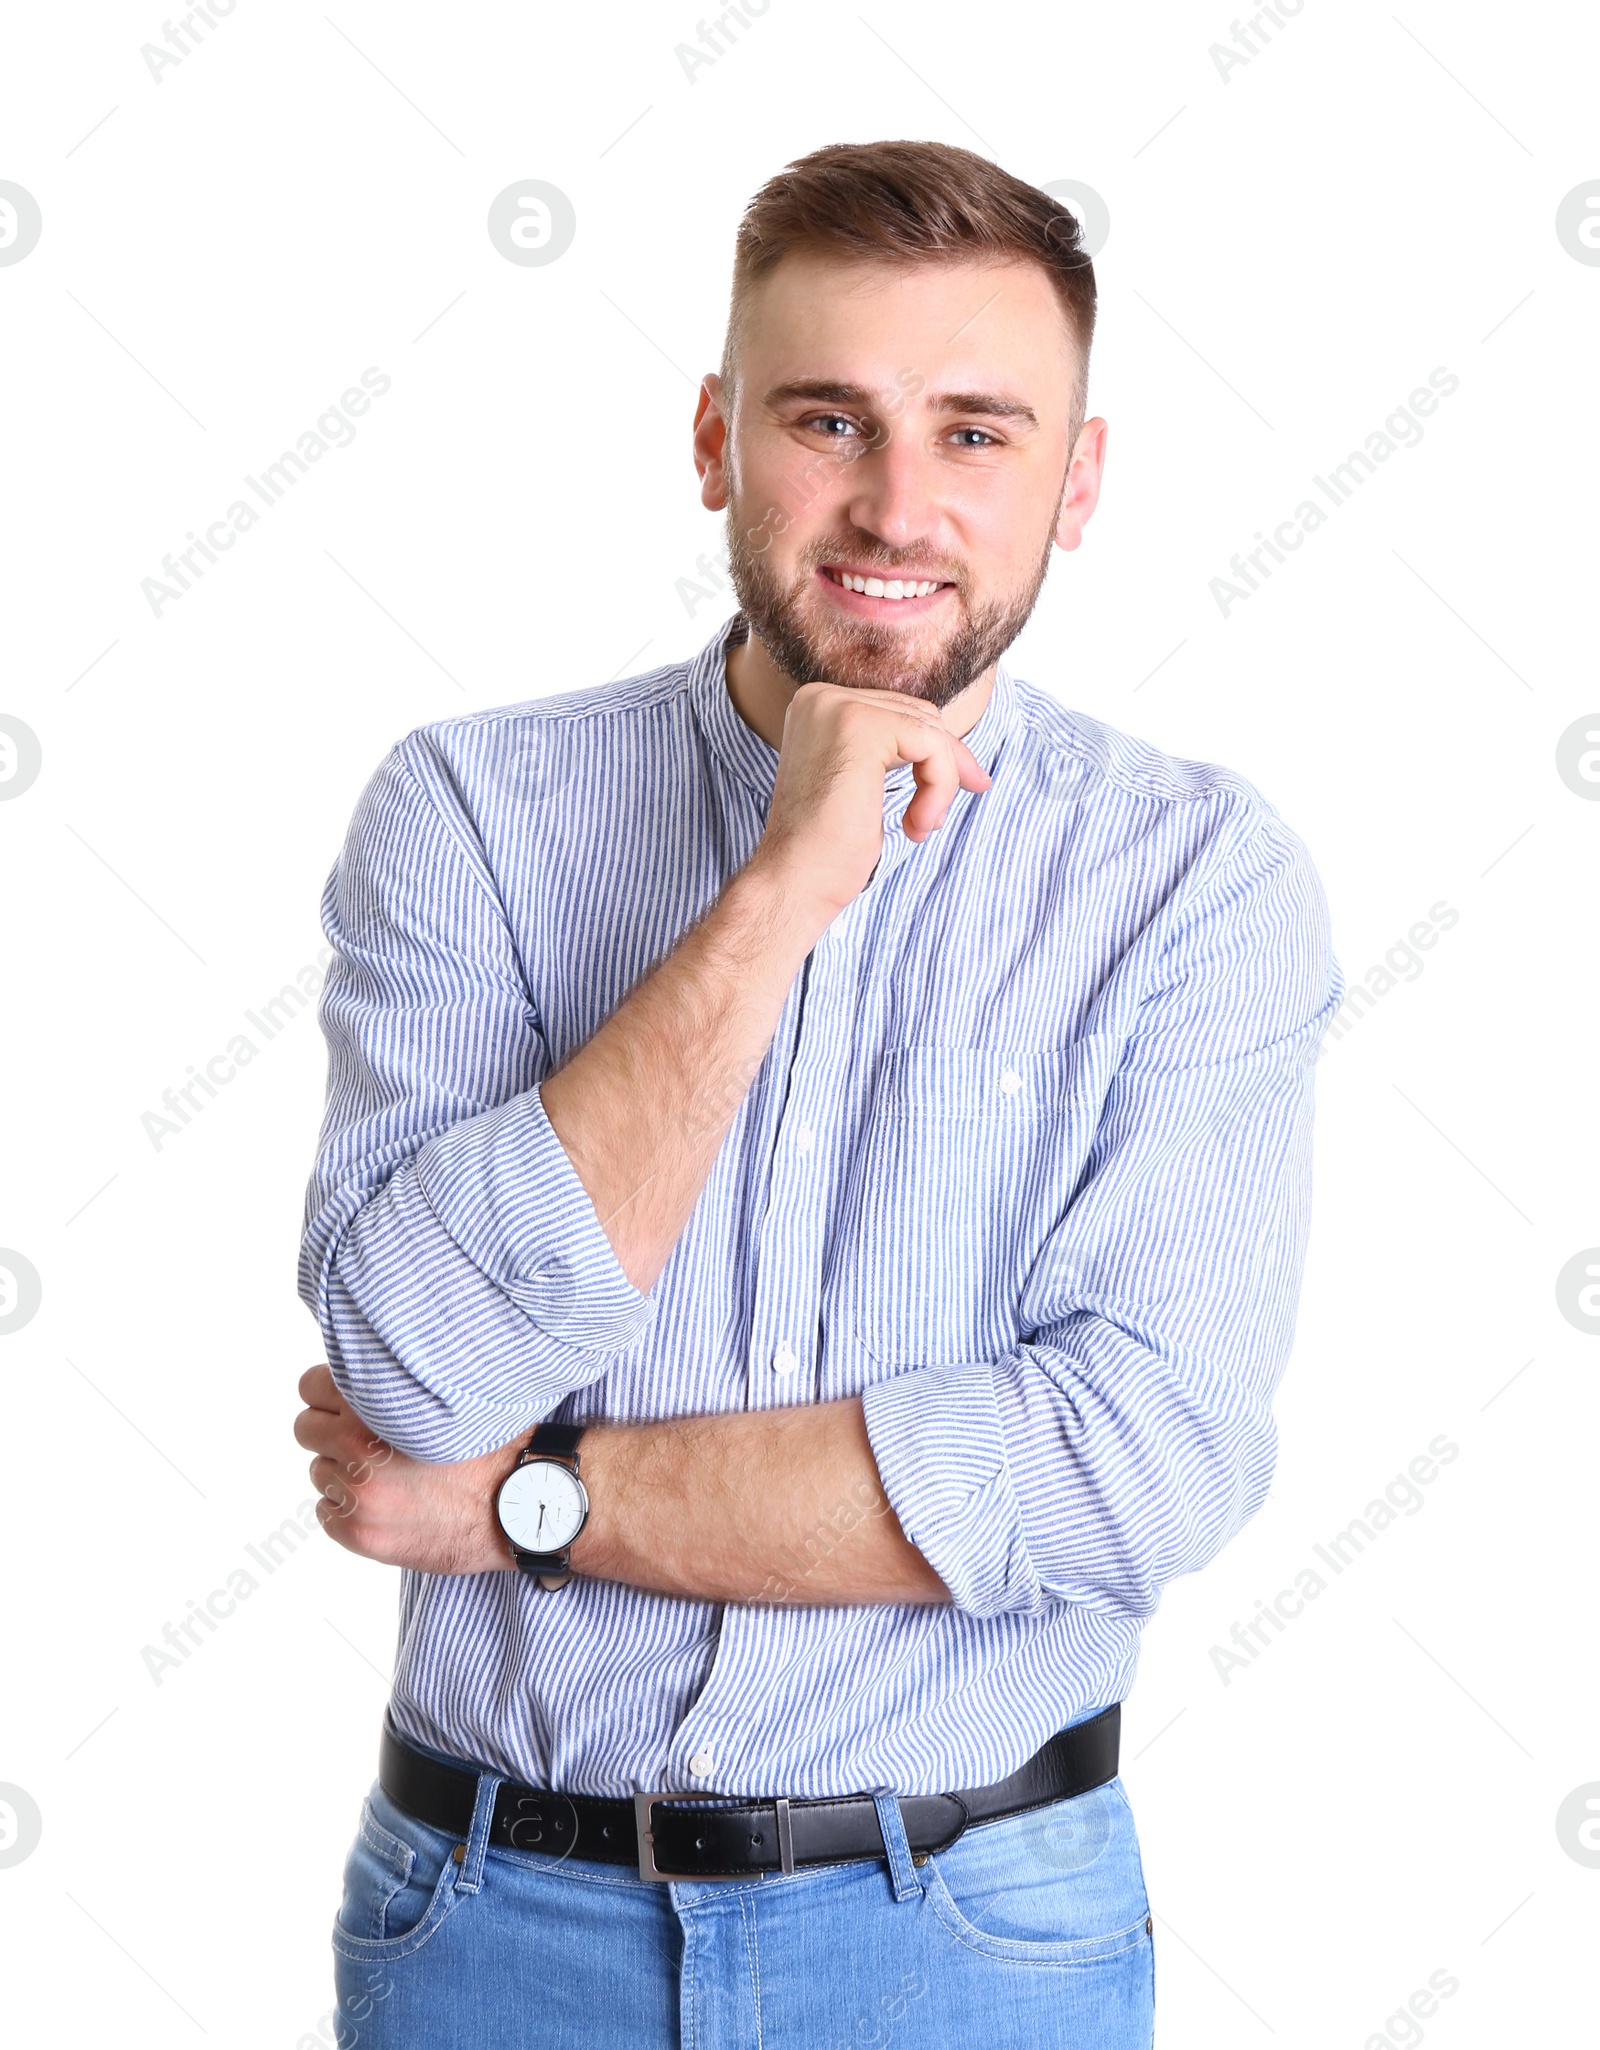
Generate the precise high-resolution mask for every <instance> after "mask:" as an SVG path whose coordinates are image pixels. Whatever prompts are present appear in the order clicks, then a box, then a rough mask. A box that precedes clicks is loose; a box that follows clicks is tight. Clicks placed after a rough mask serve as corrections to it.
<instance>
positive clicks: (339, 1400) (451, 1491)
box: [294, 1366, 518, 1573]
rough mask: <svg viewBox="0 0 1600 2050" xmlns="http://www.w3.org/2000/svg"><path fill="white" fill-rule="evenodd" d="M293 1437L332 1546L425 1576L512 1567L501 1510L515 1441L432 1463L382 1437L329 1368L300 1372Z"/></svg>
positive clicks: (514, 1457) (514, 1456) (511, 1465)
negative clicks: (306, 1457) (307, 1461)
mask: <svg viewBox="0 0 1600 2050" xmlns="http://www.w3.org/2000/svg"><path fill="white" fill-rule="evenodd" d="M300 1398H301V1400H302V1401H303V1402H304V1403H305V1405H306V1407H305V1408H304V1409H303V1410H301V1412H300V1414H299V1415H298V1416H297V1417H296V1418H295V1420H294V1434H295V1437H296V1438H297V1439H298V1440H299V1442H300V1443H301V1444H302V1445H304V1446H305V1448H306V1450H307V1451H308V1452H314V1453H315V1454H316V1455H317V1456H316V1458H315V1459H313V1460H312V1462H311V1480H312V1485H313V1486H314V1487H315V1488H316V1490H317V1495H318V1501H317V1520H318V1521H319V1522H320V1523H321V1525H322V1527H323V1529H324V1530H325V1531H326V1532H327V1533H328V1535H329V1537H331V1538H332V1539H333V1540H334V1541H335V1543H337V1544H341V1545H343V1546H344V1548H345V1550H346V1551H350V1552H357V1553H359V1554H360V1556H361V1557H362V1558H363V1559H376V1560H378V1561H379V1563H380V1564H381V1565H385V1566H412V1567H415V1568H416V1570H417V1571H418V1572H419V1573H494V1572H497V1571H500V1570H502V1569H504V1568H507V1567H509V1566H510V1565H511V1564H512V1559H511V1554H510V1551H509V1550H508V1549H507V1546H506V1543H505V1539H504V1538H503V1536H502V1535H501V1532H500V1526H499V1523H498V1520H497V1519H496V1516H495V1513H494V1498H495V1495H496V1493H497V1492H498V1490H499V1487H500V1483H501V1482H502V1481H503V1480H504V1479H505V1477H506V1475H507V1474H508V1473H509V1472H510V1471H511V1469H512V1467H513V1466H515V1465H516V1463H517V1456H518V1453H517V1448H516V1447H515V1446H510V1447H506V1448H505V1449H503V1450H501V1451H498V1452H486V1453H484V1454H483V1455H482V1456H481V1457H480V1458H478V1459H463V1460H459V1461H456V1462H455V1463H453V1464H451V1465H437V1466H436V1465H429V1464H427V1463H425V1462H424V1461H422V1460H418V1459H408V1458H407V1457H406V1456H405V1454H404V1453H403V1452H396V1451H395V1449H394V1447H393V1446H392V1445H386V1444H385V1443H384V1441H383V1440H382V1439H381V1438H378V1437H375V1436H374V1435H373V1433H372V1432H371V1431H370V1430H369V1429H368V1428H367V1426H366V1425H365V1424H364V1423H363V1422H362V1421H361V1419H360V1417H358V1416H357V1415H356V1413H355V1411H354V1410H353V1409H352V1408H351V1407H350V1405H349V1404H348V1403H347V1402H346V1401H345V1399H344V1397H343V1396H342V1395H341V1394H340V1393H339V1390H338V1389H337V1387H336V1386H335V1385H334V1379H333V1376H332V1374H330V1373H329V1372H328V1369H327V1368H326V1367H325V1366H318V1367H308V1368H307V1369H306V1371H305V1373H303V1374H302V1375H301V1376H300Z"/></svg>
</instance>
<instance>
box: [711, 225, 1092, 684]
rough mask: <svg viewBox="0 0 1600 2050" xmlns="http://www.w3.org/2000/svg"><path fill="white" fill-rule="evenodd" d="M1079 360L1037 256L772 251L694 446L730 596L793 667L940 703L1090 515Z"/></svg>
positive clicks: (794, 673) (971, 673)
mask: <svg viewBox="0 0 1600 2050" xmlns="http://www.w3.org/2000/svg"><path fill="white" fill-rule="evenodd" d="M1077 373H1078V362H1077V352H1076V349H1075V347H1074V345H1073V341H1072V337H1071V334H1070V331H1069V329H1068V326H1067V322H1066V318H1065V315H1064V313H1063V311H1062V308H1061V304H1060V301H1059V299H1058V298H1057V296H1056V293H1055V290H1054V288H1053V286H1052V285H1051V283H1050V280H1049V277H1048V276H1047V274H1046V273H1045V271H1044V270H1043V269H1042V268H1041V267H1040V266H1039V265H1036V264H1031V263H1023V262H1005V263H969V262H948V263H947V262H940V263H929V264H918V265H915V266H908V267H905V268H899V267H890V266H885V265H882V264H871V263H840V262H839V261H837V260H836V259H832V258H829V257H827V256H825V255H821V254H817V255H796V256H791V257H788V258H786V259H785V260H784V261H783V262H782V263H781V264H779V265H778V267H777V268H776V270H774V271H773V273H772V274H771V276H770V277H768V278H767V279H765V280H764V281H763V283H762V284H761V285H760V287H759V288H758V289H757V291H756V293H755V294H754V296H753V298H752V301H751V304H750V306H749V309H748V314H747V318H746V322H745V325H744V330H743V334H742V336H741V339H740V346H739V353H738V366H737V391H736V393H735V394H733V395H728V394H724V393H723V392H721V390H720V388H719V387H718V384H717V381H716V380H715V379H708V380H707V393H708V395H709V396H708V397H705V398H702V401H701V413H700V417H699V419H698V421H697V432H696V453H697V457H698V458H699V459H700V467H701V470H702V476H703V480H704V481H703V497H704V500H705V503H706V504H707V505H709V506H711V507H712V508H713V510H715V509H717V508H718V507H719V506H721V505H723V504H725V505H726V507H727V512H728V556H729V565H730V569H731V571H732V575H733V582H734V588H735V590H736V592H737V594H738V597H739V603H740V605H741V607H742V609H743V610H744V612H745V613H746V615H747V616H748V618H749V620H750V623H751V626H752V629H753V630H754V632H755V633H756V635H757V636H758V637H759V639H760V640H761V642H762V643H763V645H764V646H765V647H766V649H767V651H768V653H769V654H770V655H771V657H772V659H773V660H774V662H775V663H776V664H777V665H778V667H779V668H780V669H781V670H782V671H783V672H784V673H785V674H786V675H787V676H789V677H790V678H791V679H792V680H793V681H794V682H795V683H797V684H799V683H806V682H810V681H813V680H816V679H822V680H825V681H827V682H831V683H839V684H848V685H855V686H857V687H859V688H872V689H880V690H898V691H901V692H903V693H905V694H906V695H908V696H912V697H918V698H922V699H925V700H926V701H927V702H928V703H930V704H932V705H934V706H936V707H943V706H944V705H947V704H948V703H950V701H951V700H952V699H953V698H955V697H957V696H959V695H960V693H961V692H962V691H963V690H965V689H966V688H967V686H968V685H969V684H970V683H972V682H973V681H974V680H975V679H976V678H977V677H978V676H980V675H981V674H982V673H983V672H984V671H985V670H986V669H987V668H989V666H990V665H991V664H992V663H993V662H994V661H995V660H997V658H998V657H999V656H1000V654H1001V653H1002V652H1003V651H1004V650H1005V649H1006V648H1007V647H1008V646H1009V645H1010V644H1011V642H1012V641H1013V640H1015V638H1016V636H1017V635H1018V634H1019V633H1020V632H1021V630H1022V627H1023V625H1024V623H1025V622H1026V620H1027V618H1028V615H1029V613H1030V612H1031V611H1032V609H1033V604H1034V600H1035V599H1036V597H1037V596H1038V592H1039V587H1040V585H1041V584H1042V582H1043V581H1044V573H1045V569H1046V566H1047V564H1048V561H1049V554H1050V549H1051V546H1052V545H1053V544H1055V543H1057V542H1059V543H1060V545H1062V546H1064V547H1076V545H1077V542H1078V538H1079V535H1080V533H1081V529H1082V522H1083V520H1084V519H1086V518H1087V517H1088V514H1089V512H1090V511H1091V510H1092V509H1093V504H1094V497H1095V493H1096V491H1097V489H1098V482H1099V465H1100V459H1101V455H1102V452H1103V446H1104V423H1103V422H1098V421H1091V422H1090V423H1088V427H1087V429H1086V430H1085V433H1084V434H1083V435H1081V436H1080V438H1079V456H1078V461H1077V462H1076V463H1075V464H1074V465H1073V469H1072V483H1071V487H1070V488H1068V463H1069V457H1070V456H1071V454H1072V451H1071V450H1070V449H1069V447H1068V440H1067V437H1068V432H1069V428H1070V414H1071V411H1072V400H1073V391H1074V383H1075V380H1076V377H1077ZM730 403H731V405H732V420H731V423H728V422H727V421H726V409H727V407H728V405H729V404H730ZM724 425H726V426H727V427H728V432H727V433H726V435H724V433H723V432H722V428H723V426H724ZM868 578H871V579H873V580H874V588H873V589H870V590H862V589H861V588H860V586H861V584H862V583H863V582H865V580H866V579H868ZM885 585H886V586H887V589H886V590H883V591H882V592H881V594H880V590H879V588H878V587H879V586H885ZM897 594H898V595H897Z"/></svg>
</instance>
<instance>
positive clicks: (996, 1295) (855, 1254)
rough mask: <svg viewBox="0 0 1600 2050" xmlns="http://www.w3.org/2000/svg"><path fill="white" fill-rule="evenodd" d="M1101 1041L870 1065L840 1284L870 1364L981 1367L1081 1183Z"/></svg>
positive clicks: (917, 1054) (1108, 1045)
mask: <svg viewBox="0 0 1600 2050" xmlns="http://www.w3.org/2000/svg"><path fill="white" fill-rule="evenodd" d="M1115 1061H1116V1047H1115V1045H1114V1043H1113V1041H1112V1038H1111V1036H1110V1035H1109V1034H1091V1035H1090V1036H1088V1037H1086V1038H1083V1039H1080V1040H1078V1041H1076V1042H1075V1043H1074V1044H1073V1045H1071V1046H1065V1047H1046V1048H1043V1049H1035V1050H1033V1051H1031V1052H1019V1053H1008V1052H1004V1051H1001V1052H987V1051H981V1050H975V1049H973V1048H970V1047H944V1046H901V1047H894V1048H892V1049H890V1050H889V1051H888V1052H887V1053H886V1054H884V1056H883V1057H882V1062H881V1065H880V1067H879V1071H878V1083H877V1090H876V1094H875V1096H874V1100H873V1106H872V1110H871V1112H870V1114H869V1117H868V1122H867V1126H866V1130H865V1133H864V1135H863V1144H862V1152H861V1162H862V1166H861V1175H860V1179H859V1182H858V1188H857V1203H856V1207H855V1210H854V1223H853V1227H852V1231H851V1236H850V1242H849V1258H848V1259H847V1261H846V1263H845V1268H844V1271H843V1273H842V1275H841V1282H842V1284H843V1287H844V1288H845V1290H847V1291H848V1294H849V1297H850V1305H851V1307H850V1320H851V1324H852V1326H853V1329H854V1331H855V1335H856V1337H857V1339H858V1340H859V1341H860V1343H861V1345H862V1346H863V1347H864V1348H865V1349H866V1350H867V1351H868V1352H869V1353H870V1354H871V1355H872V1356H873V1357H874V1359H876V1360H878V1361H879V1362H880V1363H882V1364H883V1365H886V1366H943V1365H954V1364H956V1363H958V1362H961V1361H967V1360H980V1359H992V1358H994V1357H996V1356H998V1354H1000V1353H1002V1352H1004V1351H1006V1350H1007V1349H1008V1348H1009V1347H1010V1346H1012V1345H1014V1344H1015V1343H1016V1341H1017V1338H1018V1337H1019V1335H1021V1334H1019V1332H1018V1328H1017V1304H1018V1300H1019V1298H1020V1297H1021V1294H1022V1290H1023V1285H1024V1283H1025V1281H1026V1280H1027V1277H1028V1274H1029V1271H1030V1270H1031V1268H1032V1266H1033V1264H1034V1262H1035V1260H1036V1259H1037V1258H1038V1256H1039V1253H1040V1251H1041V1250H1042V1248H1043V1246H1044V1244H1045V1241H1046V1240H1047V1239H1048V1237H1049V1236H1050V1234H1051V1232H1052V1231H1053V1230H1054V1229H1055V1228H1056V1226H1057V1225H1058V1224H1059V1223H1060V1221H1061V1219H1062V1217H1063V1215H1064V1213H1065V1211H1066V1209H1067V1207H1068V1204H1069V1203H1070V1201H1071V1198H1072V1192H1073V1189H1074V1187H1075V1186H1076V1184H1077V1181H1078V1178H1079V1176H1080V1174H1081V1173H1082V1169H1083V1164H1084V1160H1085V1158H1086V1156H1087V1154H1088V1150H1089V1144H1090V1141H1091V1139H1092V1138H1093V1135H1094V1127H1095V1124H1096V1122H1097V1119H1098V1115H1099V1107H1100V1103H1101V1100H1102V1098H1103V1097H1104V1094H1105V1090H1106V1088H1107V1086H1108V1084H1109V1081H1110V1077H1111V1073H1112V1071H1113V1069H1114V1067H1115Z"/></svg>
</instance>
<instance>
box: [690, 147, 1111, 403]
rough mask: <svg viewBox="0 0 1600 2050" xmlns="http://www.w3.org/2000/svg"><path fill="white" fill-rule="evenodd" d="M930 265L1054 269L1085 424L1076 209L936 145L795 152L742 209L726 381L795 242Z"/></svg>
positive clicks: (1085, 321)
mask: <svg viewBox="0 0 1600 2050" xmlns="http://www.w3.org/2000/svg"><path fill="white" fill-rule="evenodd" d="M802 249H805V250H832V251H835V252H837V253H838V254H839V255H840V256H841V257H844V258H847V259H855V260H858V261H859V260H861V259H868V260H870V261H873V262H880V263H897V264H912V263H928V262H933V261H937V260H938V259H939V258H941V257H943V258H956V259H959V258H967V259H969V260H970V259H972V258H974V257H976V258H979V259H980V260H981V259H983V258H985V257H988V258H992V259H995V260H1004V259H1006V258H1013V259H1015V258H1021V259H1023V260H1025V261H1031V262H1034V263H1038V264H1041V265H1043V267H1044V268H1045V270H1047V271H1048V272H1049V274H1050V279H1051V282H1052V284H1054V286H1055V288H1056V294H1057V296H1058V297H1059V299H1060V301H1061V305H1062V309H1063V311H1064V312H1065V314H1066V317H1067V325H1068V329H1069V331H1070V333H1071V335H1072V339H1073V342H1074V344H1075V346H1076V349H1077V353H1078V381H1077V389H1076V391H1075V393H1074V396H1073V405H1072V429H1073V434H1074V437H1075V436H1076V432H1077V429H1078V428H1079V427H1080V426H1081V425H1082V421H1083V405H1084V395H1085V387H1086V384H1087V380H1088V371H1089V344H1090V341H1091V339H1092V338H1093V335H1094V315H1095V285H1094V265H1093V264H1092V263H1091V262H1090V260H1089V257H1088V255H1087V253H1086V252H1085V250H1084V248H1083V244H1082V238H1081V234H1080V230H1079V227H1078V222H1077V219H1076V217H1075V216H1074V215H1073V214H1072V212H1071V211H1070V210H1069V209H1068V208H1067V207H1065V206H1064V205H1063V204H1062V203H1061V202H1060V201H1059V200H1056V199H1052V198H1051V197H1050V195H1049V193H1047V192H1041V191H1040V190H1039V189H1038V187H1037V186H1033V185H1025V184H1024V183H1023V182H1022V180H1021V179H1020V178H1013V177H1012V176H1011V174H1010V172H1009V171H1002V170H1001V169H1000V167H999V165H998V164H992V163H990V162H989V160H988V159H987V158H986V157H980V156H976V155H974V154H973V152H972V151H971V150H967V149H957V148H955V147H954V146H953V145H951V144H949V143H943V142H836V143H830V144H829V145H828V147H827V148H826V149H819V150H813V151H812V152H811V154H810V155H809V156H804V157H798V158H797V159H796V160H795V161H794V162H793V163H792V164H790V165H788V166H787V168H786V169H784V170H782V171H780V172H779V173H778V175H777V176H776V177H775V178H769V179H768V181H767V183H766V184H765V185H763V186H762V188H761V190H760V191H759V192H758V193H757V194H756V196H755V197H754V199H752V200H751V201H750V203H749V205H748V206H747V207H746V208H745V211H744V217H743V219H742V220H741V221H740V223H739V231H738V235H737V237H736V238H735V242H734V254H733V300H732V305H731V307H730V309H729V313H728V337H727V341H726V343H725V345H724V348H723V356H722V378H723V382H724V383H725V384H728V385H731V384H732V382H733V370H734V357H735V350H736V345H737V341H738V334H739V329H740V326H741V325H742V323H743V320H744V315H745V309H746V307H747V306H748V304H749V300H750V295H751V292H752V290H753V288H754V287H755V286H756V285H757V284H759V282H760V281H761V280H762V279H763V278H764V277H766V276H767V275H768V273H769V272H771V271H772V270H774V269H775V268H776V267H777V265H778V264H779V263H781V262H782V261H783V259H784V257H786V256H788V255H790V254H792V253H793V252H795V251H797V250H802Z"/></svg>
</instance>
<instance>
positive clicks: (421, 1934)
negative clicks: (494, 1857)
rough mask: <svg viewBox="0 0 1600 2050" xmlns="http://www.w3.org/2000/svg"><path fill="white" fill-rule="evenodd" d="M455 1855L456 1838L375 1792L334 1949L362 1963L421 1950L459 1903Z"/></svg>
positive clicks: (366, 1806)
mask: <svg viewBox="0 0 1600 2050" xmlns="http://www.w3.org/2000/svg"><path fill="white" fill-rule="evenodd" d="M402 1832H403V1834H402ZM454 1852H455V1840H454V1839H453V1838H451V1837H447V1836H445V1835H444V1834H443V1833H442V1832H441V1831H439V1830H436V1829H430V1828H428V1826H427V1825H426V1824H425V1823H420V1822H415V1821H413V1819H412V1818H411V1817H410V1816H408V1815H406V1814H405V1813H404V1812H403V1811H402V1810H400V1809H398V1808H396V1807H395V1806H394V1804H393V1802H391V1801H389V1800H388V1799H387V1798H386V1797H385V1795H384V1794H383V1793H382V1792H381V1790H380V1789H378V1788H376V1787H374V1789H373V1791H372V1793H371V1794H370V1795H369V1796H368V1797H367V1799H366V1800H365V1801H364V1802H363V1803H362V1808H361V1826H360V1828H359V1829H358V1830H357V1831H356V1838H355V1842H354V1843H353V1844H352V1845H351V1846H350V1853H349V1856H348V1857H347V1858H346V1859H345V1867H344V1888H343V1894H342V1897H341V1900H340V1903H339V1913H338V1916H337V1918H336V1920H335V1922H334V1925H333V1945H334V1949H335V1950H337V1951H339V1952H340V1953H341V1954H342V1955H343V1956H345V1957H348V1958H355V1959H369V1958H385V1957H405V1956H408V1955H409V1954H410V1952H412V1951H413V1950H419V1949H420V1948H421V1947H422V1945H423V1944H424V1943H426V1942H427V1940H428V1938H429V1937H430V1936H432V1935H433V1933H434V1931H435V1930H436V1929H438V1927H439V1925H440V1924H441V1923H442V1922H443V1921H444V1919H445V1917H446V1916H447V1915H448V1914H449V1913H450V1912H451V1910H452V1909H453V1908H454V1906H455V1905H456V1902H457V1901H458V1900H459V1898H460V1896H459V1895H458V1894H457V1893H456V1891H455V1881H456V1876H457V1872H458V1870H459V1868H458V1866H457V1865H456V1862H455V1858H454Z"/></svg>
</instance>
